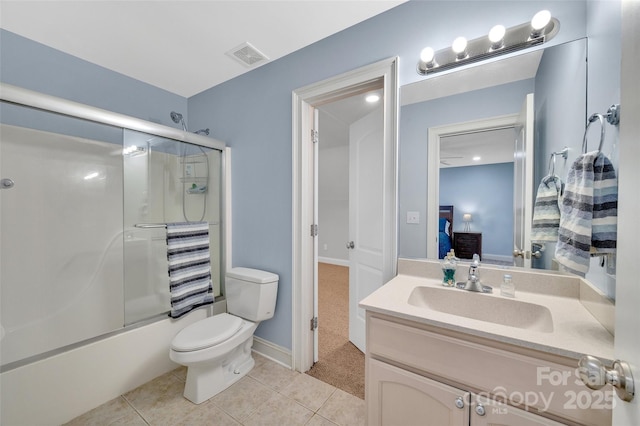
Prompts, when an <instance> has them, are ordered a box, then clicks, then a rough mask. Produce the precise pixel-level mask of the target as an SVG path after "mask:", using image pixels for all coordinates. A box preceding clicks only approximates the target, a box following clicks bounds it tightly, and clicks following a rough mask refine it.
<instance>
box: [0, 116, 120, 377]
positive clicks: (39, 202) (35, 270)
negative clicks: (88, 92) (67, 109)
mask: <svg viewBox="0 0 640 426" xmlns="http://www.w3.org/2000/svg"><path fill="white" fill-rule="evenodd" d="M0 126H1V127H0V133H1V139H0V172H1V174H2V176H3V177H9V178H11V179H12V180H13V181H14V182H15V185H14V187H13V188H11V189H5V190H2V191H1V192H0V231H1V233H0V250H1V256H0V259H1V260H0V294H1V300H0V304H1V308H2V309H1V312H0V323H1V326H2V329H1V331H2V337H1V339H2V340H1V342H0V351H1V352H0V358H1V362H2V365H6V364H8V363H11V362H14V361H17V360H20V359H23V358H27V357H29V356H33V355H37V354H40V353H43V352H47V351H49V350H52V349H56V348H59V347H62V346H65V345H69V344H72V343H75V342H78V341H82V340H85V339H89V338H92V337H95V336H99V335H101V334H104V333H107V332H110V331H113V330H117V329H120V328H121V327H122V325H123V320H124V308H123V303H122V300H123V265H122V256H123V238H122V229H123V228H122V226H123V223H122V209H123V193H122V187H123V181H122V175H123V170H122V156H121V147H120V146H119V145H115V144H112V143H105V142H100V141H95V140H91V139H87V138H83V137H77V136H67V135H63V134H58V133H51V132H45V131H40V130H33V129H27V128H22V127H15V126H11V125H6V124H2V125H0Z"/></svg>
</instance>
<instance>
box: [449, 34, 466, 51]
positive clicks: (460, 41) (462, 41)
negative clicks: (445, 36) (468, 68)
mask: <svg viewBox="0 0 640 426" xmlns="http://www.w3.org/2000/svg"><path fill="white" fill-rule="evenodd" d="M466 48H467V39H466V38H464V37H458V38H456V39H455V40H453V44H452V45H451V49H452V50H453V53H456V54H458V55H459V54H460V53H463V52H464V50H465V49H466Z"/></svg>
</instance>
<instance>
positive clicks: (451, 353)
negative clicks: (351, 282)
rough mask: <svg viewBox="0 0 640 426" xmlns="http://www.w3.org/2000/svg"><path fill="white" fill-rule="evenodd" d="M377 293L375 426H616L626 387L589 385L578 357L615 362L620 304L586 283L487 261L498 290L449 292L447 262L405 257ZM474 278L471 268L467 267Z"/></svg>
mask: <svg viewBox="0 0 640 426" xmlns="http://www.w3.org/2000/svg"><path fill="white" fill-rule="evenodd" d="M398 266H399V275H398V276H397V277H396V278H394V279H393V280H391V281H390V282H389V283H387V284H385V285H384V286H383V287H381V288H380V289H379V290H377V291H376V292H374V293H372V294H371V295H370V296H369V297H367V298H365V299H364V300H363V301H362V302H361V303H360V307H361V308H363V309H365V310H366V323H367V335H366V338H367V352H366V394H365V395H366V398H365V399H366V406H367V424H369V425H392V424H395V425H414V424H428V425H488V424H502V425H518V426H520V425H557V424H585V425H598V426H601V425H608V424H611V408H612V406H613V404H615V403H616V401H615V398H614V391H613V390H612V388H611V387H605V388H602V389H600V390H598V391H593V390H590V389H589V388H587V387H586V386H585V385H584V384H583V383H582V381H581V380H580V378H579V376H578V370H577V366H578V360H579V359H580V357H581V356H582V355H586V354H589V355H594V356H596V357H598V358H600V359H601V360H603V361H604V362H605V363H608V364H611V363H612V360H613V334H612V331H613V329H612V324H613V304H612V303H611V302H610V301H608V300H607V299H606V298H605V297H604V296H602V295H601V294H600V293H599V292H598V291H597V290H595V289H594V288H593V287H591V285H590V284H589V283H587V282H586V281H584V280H582V279H579V278H577V277H572V276H566V275H557V274H550V273H538V272H525V271H519V270H515V269H512V270H510V273H511V274H512V275H513V276H514V282H515V284H516V297H515V298H513V299H511V298H505V297H502V296H500V291H499V283H500V280H501V277H502V273H504V270H499V269H493V270H492V269H491V268H488V267H486V266H484V265H483V267H482V269H481V279H482V281H483V284H485V285H493V286H494V292H493V293H492V294H481V293H472V292H467V291H465V290H460V289H457V288H445V287H443V286H442V285H441V274H442V273H441V271H440V266H439V264H438V263H437V262H433V261H422V260H400V262H399V265H398ZM462 276H464V277H466V270H464V265H461V266H459V269H458V271H457V278H458V281H461V279H460V277H462Z"/></svg>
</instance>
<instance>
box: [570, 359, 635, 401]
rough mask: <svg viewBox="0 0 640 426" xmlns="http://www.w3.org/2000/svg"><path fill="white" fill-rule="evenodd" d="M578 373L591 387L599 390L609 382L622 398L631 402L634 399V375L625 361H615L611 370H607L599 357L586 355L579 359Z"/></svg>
mask: <svg viewBox="0 0 640 426" xmlns="http://www.w3.org/2000/svg"><path fill="white" fill-rule="evenodd" d="M578 374H579V375H580V379H582V382H583V383H584V384H585V385H587V387H588V388H589V389H593V390H598V389H600V388H601V387H603V386H604V385H606V384H607V383H609V384H610V385H612V386H613V387H614V388H615V390H616V393H617V394H618V397H620V399H621V400H623V401H626V402H629V401H631V400H632V399H633V396H634V393H635V389H634V384H633V375H632V374H631V367H630V366H629V364H627V363H626V362H624V361H620V360H616V361H614V362H613V366H612V368H611V370H607V369H606V367H605V366H604V364H603V363H602V361H600V360H599V359H598V358H596V357H593V356H591V355H585V356H583V357H582V358H580V361H578Z"/></svg>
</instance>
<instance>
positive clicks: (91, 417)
mask: <svg viewBox="0 0 640 426" xmlns="http://www.w3.org/2000/svg"><path fill="white" fill-rule="evenodd" d="M129 414H135V415H136V416H137V415H138V413H136V411H135V410H134V409H133V408H131V406H130V405H129V404H128V403H127V401H125V399H124V398H122V397H121V396H119V397H117V398H115V399H112V400H111V401H109V402H106V403H104V404H102V405H101V406H99V407H96V408H94V409H93V410H91V411H89V412H86V413H84V414H83V415H81V416H78V417H76V418H75V419H73V420H71V421H70V422H69V423H66V425H69V426H76V425H77V426H80V425H82V426H91V425H96V426H98V425H100V426H102V425H110V424H113V423H114V422H117V421H118V420H119V419H121V418H123V417H127V416H128V415H129Z"/></svg>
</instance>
